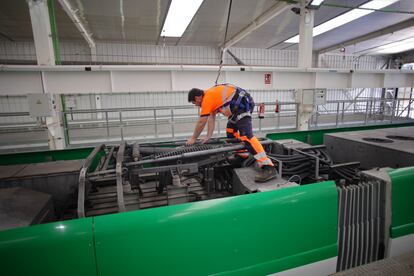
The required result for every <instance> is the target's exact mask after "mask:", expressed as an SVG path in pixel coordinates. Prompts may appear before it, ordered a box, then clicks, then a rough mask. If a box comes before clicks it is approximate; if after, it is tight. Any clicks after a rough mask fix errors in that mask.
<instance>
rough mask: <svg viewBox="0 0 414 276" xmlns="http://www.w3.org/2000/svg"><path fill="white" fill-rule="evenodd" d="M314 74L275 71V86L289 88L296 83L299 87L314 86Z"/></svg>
mask: <svg viewBox="0 0 414 276" xmlns="http://www.w3.org/2000/svg"><path fill="white" fill-rule="evenodd" d="M314 74H315V73H314ZM314 74H309V73H292V72H289V73H285V72H273V82H274V87H277V88H279V89H289V88H291V87H292V84H294V86H296V87H297V88H314V87H315V83H314Z"/></svg>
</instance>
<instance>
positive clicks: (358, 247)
mask: <svg viewBox="0 0 414 276" xmlns="http://www.w3.org/2000/svg"><path fill="white" fill-rule="evenodd" d="M384 201H385V184H384V183H383V182H381V181H378V180H373V181H369V182H360V183H359V184H358V185H349V186H346V187H338V203H339V208H338V211H339V216H338V245H339V248H338V249H339V252H338V263H337V271H343V270H346V269H349V268H352V267H356V266H359V265H363V264H367V263H370V262H373V261H377V260H379V259H383V258H384V239H385V226H384V225H385V224H384V221H385V219H384V218H385V204H384Z"/></svg>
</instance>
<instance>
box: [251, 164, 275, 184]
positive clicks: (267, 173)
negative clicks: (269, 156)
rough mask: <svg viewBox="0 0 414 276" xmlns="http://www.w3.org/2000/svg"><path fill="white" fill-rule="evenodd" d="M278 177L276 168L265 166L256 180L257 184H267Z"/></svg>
mask: <svg viewBox="0 0 414 276" xmlns="http://www.w3.org/2000/svg"><path fill="white" fill-rule="evenodd" d="M275 177H277V172H276V168H275V167H274V166H263V167H261V168H260V171H259V172H258V173H257V174H256V177H255V178H254V181H255V182H266V181H268V180H270V179H272V178H275Z"/></svg>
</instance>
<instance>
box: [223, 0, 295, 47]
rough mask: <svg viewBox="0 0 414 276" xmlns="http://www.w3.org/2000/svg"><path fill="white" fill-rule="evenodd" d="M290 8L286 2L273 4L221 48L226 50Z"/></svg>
mask: <svg viewBox="0 0 414 276" xmlns="http://www.w3.org/2000/svg"><path fill="white" fill-rule="evenodd" d="M289 7H290V5H289V4H287V3H286V2H282V1H279V2H277V3H276V4H274V5H273V6H272V7H271V8H270V9H268V10H267V11H265V12H264V13H262V14H261V15H259V16H258V17H257V18H256V19H255V20H253V22H251V23H250V24H249V25H247V26H246V27H245V28H243V29H242V30H241V31H240V32H238V33H237V34H236V35H235V36H233V37H232V38H230V39H229V40H227V41H226V42H225V43H224V44H222V45H221V46H222V48H224V49H227V48H229V47H231V46H233V45H234V44H236V43H237V42H239V41H240V40H242V39H243V38H245V37H246V36H248V35H249V34H250V33H251V32H253V31H254V30H257V29H258V28H260V27H261V26H263V25H264V24H266V23H267V22H268V21H269V20H271V19H273V18H274V17H275V16H277V15H279V14H281V13H282V12H284V11H285V10H287V9H288V8H289Z"/></svg>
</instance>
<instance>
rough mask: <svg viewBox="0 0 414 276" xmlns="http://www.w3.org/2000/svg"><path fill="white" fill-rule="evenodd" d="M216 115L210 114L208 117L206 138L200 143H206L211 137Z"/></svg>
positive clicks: (215, 113)
mask: <svg viewBox="0 0 414 276" xmlns="http://www.w3.org/2000/svg"><path fill="white" fill-rule="evenodd" d="M216 115H217V112H212V113H211V114H210V116H208V120H207V136H206V137H205V138H204V139H203V141H201V143H203V144H204V143H206V142H207V141H208V140H210V139H211V136H213V132H214V128H215V126H216Z"/></svg>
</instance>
